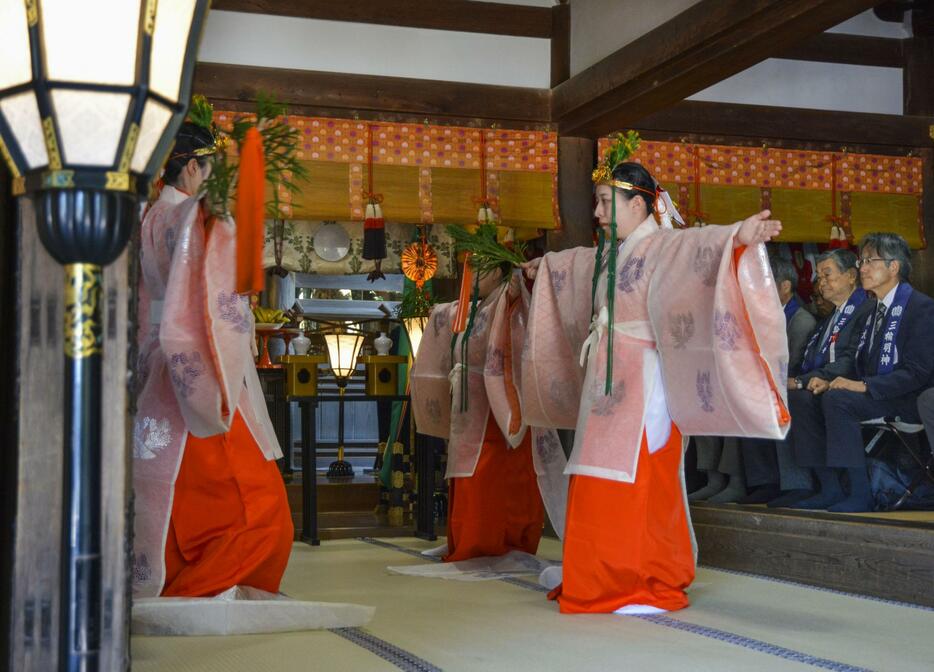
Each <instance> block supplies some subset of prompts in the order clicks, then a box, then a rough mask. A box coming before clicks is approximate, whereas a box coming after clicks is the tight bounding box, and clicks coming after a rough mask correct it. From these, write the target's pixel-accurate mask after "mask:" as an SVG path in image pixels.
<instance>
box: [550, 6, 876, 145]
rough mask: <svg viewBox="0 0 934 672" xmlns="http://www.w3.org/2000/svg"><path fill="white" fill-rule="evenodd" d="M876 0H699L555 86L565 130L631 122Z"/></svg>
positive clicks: (607, 128) (592, 131) (598, 130)
mask: <svg viewBox="0 0 934 672" xmlns="http://www.w3.org/2000/svg"><path fill="white" fill-rule="evenodd" d="M875 2H876V0H700V2H698V3H697V4H695V5H693V6H691V7H690V8H688V9H687V10H685V11H684V12H682V13H680V14H678V15H677V16H676V17H674V18H673V19H671V20H670V21H667V22H666V23H664V24H662V25H661V26H659V27H658V28H656V29H654V30H652V31H650V32H649V33H647V34H645V35H643V36H642V37H640V38H638V39H636V40H634V41H633V42H631V43H630V44H628V45H626V46H624V47H622V48H621V49H619V50H617V51H616V52H614V53H613V54H611V55H610V56H608V57H607V58H605V59H603V60H602V61H600V62H599V63H597V64H595V65H593V66H591V67H590V68H588V69H586V70H584V71H583V72H581V73H579V74H577V75H575V76H574V77H572V78H571V79H569V80H568V81H566V82H564V83H562V84H559V85H558V86H557V87H555V89H554V91H553V93H554V106H553V115H554V119H555V120H556V121H557V122H558V124H559V130H560V131H561V133H562V134H569V135H587V136H592V135H601V134H604V133H608V132H612V131H615V130H619V129H621V128H625V127H627V126H631V125H632V124H634V123H635V122H637V121H638V120H639V119H641V118H642V117H644V116H646V115H648V114H651V113H652V112H656V111H658V110H662V109H665V108H666V107H668V106H670V105H672V104H674V103H676V102H677V101H679V100H683V99H684V98H687V97H688V96H690V95H692V94H694V93H697V92H698V91H700V90H702V89H705V88H707V87H708V86H710V85H712V84H715V83H716V82H719V81H721V80H723V79H725V78H727V77H729V76H731V75H733V74H736V73H737V72H740V71H741V70H744V69H746V68H748V67H750V66H752V65H755V64H756V63H758V62H760V61H762V60H764V59H766V58H768V57H770V56H774V55H775V54H776V53H778V52H780V51H782V50H784V49H787V48H790V46H791V45H792V44H794V43H797V42H798V41H801V40H803V39H805V38H807V37H809V36H811V35H814V34H816V33H820V32H823V31H824V30H825V29H827V28H829V27H831V26H833V25H835V24H837V23H840V22H841V21H843V20H845V19H848V18H850V17H852V16H854V15H856V14H859V13H860V12H861V11H863V10H865V9H868V8H870V7H872V6H873V5H874V4H875Z"/></svg>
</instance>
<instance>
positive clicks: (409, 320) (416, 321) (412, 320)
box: [402, 315, 428, 361]
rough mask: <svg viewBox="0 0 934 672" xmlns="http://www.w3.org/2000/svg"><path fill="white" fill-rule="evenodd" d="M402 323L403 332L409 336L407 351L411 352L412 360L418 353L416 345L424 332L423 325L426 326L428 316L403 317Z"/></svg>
mask: <svg viewBox="0 0 934 672" xmlns="http://www.w3.org/2000/svg"><path fill="white" fill-rule="evenodd" d="M402 324H404V325H405V333H406V334H407V335H408V337H409V351H410V352H411V354H412V361H415V357H416V356H417V355H418V346H419V344H420V343H421V342H422V334H424V333H425V327H427V326H428V316H427V315H421V316H418V317H406V318H403V320H402Z"/></svg>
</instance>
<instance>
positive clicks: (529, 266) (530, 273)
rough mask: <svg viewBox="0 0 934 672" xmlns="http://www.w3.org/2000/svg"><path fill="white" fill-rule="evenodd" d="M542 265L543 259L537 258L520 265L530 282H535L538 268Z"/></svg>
mask: <svg viewBox="0 0 934 672" xmlns="http://www.w3.org/2000/svg"><path fill="white" fill-rule="evenodd" d="M541 263H542V258H541V257H536V258H535V259H532V260H530V261H527V262H525V263H524V264H520V265H519V268H521V269H522V272H523V273H525V277H527V278H528V279H529V280H534V279H535V275H536V274H537V273H538V266H539V264H541Z"/></svg>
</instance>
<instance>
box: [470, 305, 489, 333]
mask: <svg viewBox="0 0 934 672" xmlns="http://www.w3.org/2000/svg"><path fill="white" fill-rule="evenodd" d="M489 321H490V311H489V310H477V314H476V315H474V318H473V329H471V333H472V334H479V333H482V332H483V330H484V329H486V324H487V322H489Z"/></svg>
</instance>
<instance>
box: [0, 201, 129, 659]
mask: <svg viewBox="0 0 934 672" xmlns="http://www.w3.org/2000/svg"><path fill="white" fill-rule="evenodd" d="M4 193H7V191H6V190H4ZM18 206H19V217H18V221H17V225H16V227H15V229H16V231H17V236H16V246H15V254H10V255H4V258H5V259H7V260H9V263H11V264H12V265H13V266H14V268H15V277H16V279H17V286H16V290H15V292H14V293H13V301H12V305H11V306H10V312H11V313H12V315H13V319H12V320H11V321H10V323H9V325H10V326H9V329H10V331H11V333H14V334H15V338H16V344H15V347H14V348H11V349H9V350H7V349H4V351H3V353H2V354H3V356H4V357H7V358H8V359H7V361H6V362H5V364H4V366H7V365H8V364H10V365H11V366H12V368H13V369H14V376H13V379H14V384H13V389H12V395H13V397H14V403H13V404H11V405H10V406H9V408H12V409H13V413H15V422H14V423H10V424H12V425H14V426H15V430H14V435H13V436H12V441H11V442H10V443H9V444H6V446H5V447H4V451H2V452H8V451H9V452H13V454H15V455H16V462H15V463H14V464H13V465H12V471H13V473H14V474H15V483H16V488H15V491H14V494H13V495H12V496H14V497H15V510H16V514H15V515H16V519H15V528H14V530H13V531H12V534H11V535H10V536H11V538H10V539H9V541H10V546H9V548H10V549H11V551H12V563H11V565H12V566H11V567H10V575H11V576H12V590H11V595H10V597H11V599H10V600H9V601H8V602H7V603H6V604H9V605H10V616H9V628H8V632H9V646H8V647H4V649H2V650H3V654H2V655H3V656H4V660H3V663H4V664H7V665H8V666H9V669H11V670H17V671H18V672H19V671H22V672H32V671H35V672H46V671H48V670H54V669H57V666H58V651H59V646H58V637H59V616H58V614H59V610H60V604H59V584H60V564H59V563H60V552H61V525H62V510H61V505H62V463H63V455H62V450H63V436H62V431H63V427H62V414H63V407H64V392H63V382H64V376H63V367H62V362H63V358H64V344H63V342H62V325H63V321H64V317H63V312H62V305H63V298H64V273H63V269H62V267H61V266H60V265H58V264H57V263H56V262H55V261H54V260H52V258H51V257H50V256H49V255H48V253H47V252H46V251H45V249H44V248H43V246H42V244H41V242H40V241H39V238H38V236H37V233H36V222H35V209H34V207H33V204H32V202H31V201H30V200H28V199H26V198H20V199H19V202H18ZM129 254H132V253H124V255H123V256H122V257H121V258H120V259H118V260H117V262H115V263H114V264H112V265H110V266H108V267H107V268H105V269H104V274H103V297H104V298H103V300H104V302H105V304H104V306H103V325H102V327H103V334H104V361H103V390H104V392H103V395H104V396H103V400H102V407H103V408H104V409H107V412H105V413H104V417H103V432H102V434H103V437H102V453H103V463H104V465H105V466H106V469H107V471H106V473H105V474H104V478H103V481H102V483H103V491H102V493H101V497H102V500H101V502H102V511H103V530H102V540H103V543H102V552H103V577H102V581H103V587H104V599H103V604H102V607H101V608H102V610H103V613H102V624H103V630H102V632H101V641H102V658H101V669H102V670H127V669H129V649H128V644H129V595H128V594H127V587H128V581H127V577H128V569H129V551H130V530H131V526H132V514H131V510H130V507H129V506H128V503H129V499H128V497H129V493H130V462H129V460H130V452H129V446H130V443H129V441H128V435H129V432H128V427H129V424H128V421H127V415H126V413H125V409H126V407H127V348H128V345H129V339H128V329H127V325H128V305H129V298H130V297H129V289H128V286H129V277H128V264H127V259H128V258H129V257H128V255H129ZM7 314H10V313H7ZM6 408H7V406H6V405H4V409H6ZM4 417H5V416H4ZM3 431H7V423H6V422H4V428H3ZM4 578H6V577H4ZM2 666H3V665H0V667H2Z"/></svg>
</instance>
